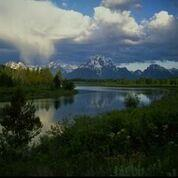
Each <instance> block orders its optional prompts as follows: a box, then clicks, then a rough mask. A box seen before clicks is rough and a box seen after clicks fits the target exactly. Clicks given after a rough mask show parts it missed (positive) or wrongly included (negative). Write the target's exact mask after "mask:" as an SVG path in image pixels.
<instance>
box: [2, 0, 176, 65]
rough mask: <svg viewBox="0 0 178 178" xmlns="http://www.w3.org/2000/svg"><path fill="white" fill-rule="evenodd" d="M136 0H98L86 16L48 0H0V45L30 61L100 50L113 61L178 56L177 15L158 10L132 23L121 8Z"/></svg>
mask: <svg viewBox="0 0 178 178" xmlns="http://www.w3.org/2000/svg"><path fill="white" fill-rule="evenodd" d="M63 2H64V1H63ZM138 2H139V1H136V0H134V1H133V0H132V1H130V0H116V1H114V0H103V1H102V5H101V6H99V7H96V8H94V15H93V16H92V17H89V16H84V15H83V14H81V13H79V12H76V11H73V10H64V9H61V8H59V7H57V6H55V5H54V4H52V3H51V1H47V0H40V1H39V0H13V1H12V0H0V46H1V41H5V42H6V43H10V44H11V45H13V46H14V47H15V48H16V49H17V50H18V51H19V52H20V57H21V59H24V60H26V62H31V63H32V62H34V63H35V62H39V59H43V60H41V61H45V59H50V58H51V57H53V59H54V57H56V58H58V57H59V58H64V59H67V58H69V59H71V60H72V59H73V60H76V59H77V60H80V59H87V57H88V56H89V55H95V54H99V53H101V54H103V55H106V56H108V57H112V58H114V59H115V60H117V61H116V62H121V61H122V62H130V61H143V60H149V59H150V58H152V59H163V58H169V59H171V58H173V59H175V60H178V58H177V56H178V51H177V46H178V41H176V39H178V20H177V19H176V18H175V16H173V15H171V14H169V13H168V12H167V11H160V12H157V13H155V14H153V16H152V17H151V18H150V19H145V20H144V21H142V22H137V21H136V20H135V18H134V17H133V15H132V12H131V11H129V10H125V9H128V8H126V7H129V6H130V5H131V4H132V5H137V6H139V5H138ZM129 4H130V5H129ZM112 7H113V8H112ZM114 7H117V9H116V8H114ZM121 7H122V8H121ZM123 7H124V8H123ZM56 48H57V50H56Z"/></svg>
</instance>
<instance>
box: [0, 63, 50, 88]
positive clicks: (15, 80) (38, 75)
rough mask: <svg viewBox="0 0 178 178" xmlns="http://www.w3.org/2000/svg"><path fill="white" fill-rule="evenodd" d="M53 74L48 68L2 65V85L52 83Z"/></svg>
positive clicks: (0, 67) (0, 81)
mask: <svg viewBox="0 0 178 178" xmlns="http://www.w3.org/2000/svg"><path fill="white" fill-rule="evenodd" d="M52 82H53V75H52V73H51V72H50V70H49V69H48V68H43V69H37V70H30V69H23V68H19V69H18V70H15V69H11V68H10V67H6V66H0V86H1V87H2V86H4V87H12V86H17V85H25V86H37V85H38V86H39V85H45V86H46V85H51V84H52Z"/></svg>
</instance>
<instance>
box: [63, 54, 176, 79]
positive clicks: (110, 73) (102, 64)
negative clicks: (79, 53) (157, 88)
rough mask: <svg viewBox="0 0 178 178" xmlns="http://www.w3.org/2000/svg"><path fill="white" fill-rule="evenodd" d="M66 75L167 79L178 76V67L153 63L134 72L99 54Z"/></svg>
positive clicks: (74, 76)
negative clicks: (170, 67)
mask: <svg viewBox="0 0 178 178" xmlns="http://www.w3.org/2000/svg"><path fill="white" fill-rule="evenodd" d="M65 76H66V78H69V79H123V78H127V79H138V78H154V79H165V78H170V77H178V69H175V68H173V69H166V68H164V67H162V66H160V65H157V64H151V65H150V66H149V67H147V69H145V70H144V71H141V70H136V71H134V72H133V71H129V70H128V69H127V68H126V67H117V66H116V65H115V64H114V63H113V62H112V60H111V59H108V58H105V57H103V56H99V55H97V56H94V57H92V58H91V59H90V60H89V61H88V62H87V63H85V64H82V65H80V66H79V67H78V68H77V69H75V70H73V71H72V72H70V73H67V74H66V75H65Z"/></svg>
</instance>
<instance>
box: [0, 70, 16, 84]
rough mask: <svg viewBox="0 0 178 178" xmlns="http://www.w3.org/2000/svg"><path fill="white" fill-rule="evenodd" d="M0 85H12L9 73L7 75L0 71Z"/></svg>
mask: <svg viewBox="0 0 178 178" xmlns="http://www.w3.org/2000/svg"><path fill="white" fill-rule="evenodd" d="M0 86H5V87H12V86H14V82H13V80H12V77H10V76H9V75H7V74H6V73H4V72H2V73H0Z"/></svg>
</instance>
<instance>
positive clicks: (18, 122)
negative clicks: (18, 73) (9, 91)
mask: <svg viewBox="0 0 178 178" xmlns="http://www.w3.org/2000/svg"><path fill="white" fill-rule="evenodd" d="M35 111H36V109H35V107H34V105H33V104H32V102H26V99H25V95H24V92H23V91H22V90H21V89H20V88H18V89H17V90H16V91H15V92H14V95H13V97H12V99H11V102H10V105H7V106H6V107H5V108H3V109H2V112H1V118H0V124H1V126H2V127H3V128H2V135H1V136H2V137H3V138H5V139H4V140H5V141H6V144H8V145H10V146H12V147H15V148H16V147H18V146H25V145H27V144H28V143H29V142H30V141H31V140H32V138H34V137H35V136H36V135H38V134H39V133H40V129H41V127H42V123H41V121H40V118H39V117H36V116H35Z"/></svg>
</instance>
